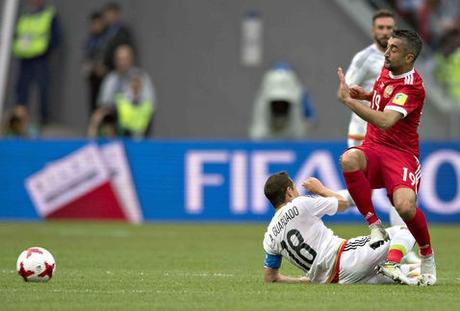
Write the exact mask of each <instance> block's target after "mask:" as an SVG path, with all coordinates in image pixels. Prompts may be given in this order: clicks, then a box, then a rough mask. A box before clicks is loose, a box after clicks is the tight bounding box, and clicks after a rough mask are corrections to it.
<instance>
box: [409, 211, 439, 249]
mask: <svg viewBox="0 0 460 311" xmlns="http://www.w3.org/2000/svg"><path fill="white" fill-rule="evenodd" d="M405 222H406V225H407V228H408V229H409V231H410V233H412V235H413V236H414V238H415V241H417V244H418V247H419V249H420V255H422V256H429V255H431V253H433V249H432V248H431V242H430V233H429V232H428V224H427V223H426V219H425V215H424V214H423V212H422V210H421V209H419V208H417V209H416V212H415V216H414V218H412V219H411V220H405Z"/></svg>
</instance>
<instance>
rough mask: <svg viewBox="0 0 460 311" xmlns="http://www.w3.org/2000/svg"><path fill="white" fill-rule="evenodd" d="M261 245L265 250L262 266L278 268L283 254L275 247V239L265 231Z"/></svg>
mask: <svg viewBox="0 0 460 311" xmlns="http://www.w3.org/2000/svg"><path fill="white" fill-rule="evenodd" d="M263 246H264V250H265V260H264V267H265V268H270V269H279V267H280V266H281V261H282V259H283V256H282V255H281V254H280V253H279V252H278V251H277V250H276V249H275V241H274V239H273V237H271V235H270V233H268V232H266V233H265V237H264V241H263Z"/></svg>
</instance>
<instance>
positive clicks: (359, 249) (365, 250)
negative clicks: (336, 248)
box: [339, 227, 401, 284]
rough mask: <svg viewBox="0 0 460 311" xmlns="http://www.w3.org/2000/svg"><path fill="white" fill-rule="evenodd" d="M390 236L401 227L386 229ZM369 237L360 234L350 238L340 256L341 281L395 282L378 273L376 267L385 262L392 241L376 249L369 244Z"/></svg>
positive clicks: (349, 282) (345, 282)
mask: <svg viewBox="0 0 460 311" xmlns="http://www.w3.org/2000/svg"><path fill="white" fill-rule="evenodd" d="M386 230H387V232H388V233H389V234H390V237H391V236H393V235H394V234H395V232H396V231H397V230H401V229H400V228H399V227H391V228H388V229H386ZM369 239H370V238H369V237H368V236H360V237H356V238H352V239H349V240H348V241H347V243H346V244H345V247H344V249H343V252H342V255H341V257H340V271H339V283H340V284H351V283H368V284H384V283H393V281H392V280H391V279H389V278H386V277H385V276H383V275H381V274H377V272H376V271H375V267H376V266H377V265H379V264H381V263H384V262H385V261H386V258H387V253H388V250H389V248H390V241H387V242H385V244H383V245H381V246H380V247H378V248H376V249H372V248H371V247H370V246H369Z"/></svg>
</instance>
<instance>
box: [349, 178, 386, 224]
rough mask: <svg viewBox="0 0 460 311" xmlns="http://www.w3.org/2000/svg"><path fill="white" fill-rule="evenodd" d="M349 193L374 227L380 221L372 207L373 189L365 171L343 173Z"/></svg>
mask: <svg viewBox="0 0 460 311" xmlns="http://www.w3.org/2000/svg"><path fill="white" fill-rule="evenodd" d="M343 177H344V178H345V183H346V184H347V189H348V192H350V195H351V197H352V198H353V200H354V201H355V203H356V207H358V210H359V212H360V213H361V215H363V216H364V218H365V219H366V221H367V223H368V224H369V225H372V224H373V223H375V222H377V221H379V218H378V217H377V215H376V214H375V209H374V206H373V205H372V199H371V197H372V189H371V186H370V184H369V181H368V180H367V178H366V176H365V175H364V172H363V171H360V170H359V171H354V172H343Z"/></svg>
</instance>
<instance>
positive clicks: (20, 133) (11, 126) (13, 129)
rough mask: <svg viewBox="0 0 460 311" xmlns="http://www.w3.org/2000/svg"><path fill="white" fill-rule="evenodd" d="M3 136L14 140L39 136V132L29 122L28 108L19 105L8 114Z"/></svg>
mask: <svg viewBox="0 0 460 311" xmlns="http://www.w3.org/2000/svg"><path fill="white" fill-rule="evenodd" d="M3 135H4V136H5V137H14V138H18V137H22V138H32V137H37V136H38V131H37V130H36V128H34V127H33V125H32V124H31V123H30V122H29V112H28V111H27V108H26V107H24V106H22V105H17V106H15V107H14V108H13V110H12V111H11V112H10V113H8V114H7V118H6V120H5V123H4V126H3Z"/></svg>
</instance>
